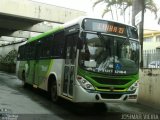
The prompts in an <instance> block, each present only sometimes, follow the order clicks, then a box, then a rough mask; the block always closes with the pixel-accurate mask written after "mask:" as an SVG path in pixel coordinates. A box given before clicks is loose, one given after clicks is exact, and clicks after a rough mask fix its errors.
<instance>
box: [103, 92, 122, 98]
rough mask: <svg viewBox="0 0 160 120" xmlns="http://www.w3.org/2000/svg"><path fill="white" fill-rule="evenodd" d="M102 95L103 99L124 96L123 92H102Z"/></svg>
mask: <svg viewBox="0 0 160 120" xmlns="http://www.w3.org/2000/svg"><path fill="white" fill-rule="evenodd" d="M100 95H101V97H102V98H103V99H119V98H120V97H121V96H122V94H105V93H101V94H100Z"/></svg>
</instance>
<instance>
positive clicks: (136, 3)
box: [132, 0, 145, 68]
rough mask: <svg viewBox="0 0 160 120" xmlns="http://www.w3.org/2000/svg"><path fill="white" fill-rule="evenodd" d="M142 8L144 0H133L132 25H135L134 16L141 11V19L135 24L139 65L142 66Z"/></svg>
mask: <svg viewBox="0 0 160 120" xmlns="http://www.w3.org/2000/svg"><path fill="white" fill-rule="evenodd" d="M144 8H145V0H133V6H132V12H133V13H132V25H134V26H135V20H136V19H135V17H136V15H137V14H138V13H139V12H141V21H140V22H139V23H138V24H137V25H136V26H137V27H138V34H139V41H140V45H141V61H140V67H141V68H142V67H143V24H144Z"/></svg>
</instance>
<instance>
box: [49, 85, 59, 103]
mask: <svg viewBox="0 0 160 120" xmlns="http://www.w3.org/2000/svg"><path fill="white" fill-rule="evenodd" d="M50 96H51V100H52V102H54V103H55V102H58V100H59V97H58V95H57V84H56V82H52V84H51V87H50Z"/></svg>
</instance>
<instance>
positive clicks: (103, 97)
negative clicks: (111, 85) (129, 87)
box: [73, 85, 138, 102]
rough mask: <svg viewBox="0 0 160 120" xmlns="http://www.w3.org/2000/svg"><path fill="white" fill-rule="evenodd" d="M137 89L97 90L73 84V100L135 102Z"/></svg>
mask: <svg viewBox="0 0 160 120" xmlns="http://www.w3.org/2000/svg"><path fill="white" fill-rule="evenodd" d="M137 94H138V89H136V91H134V92H132V93H129V92H118V93H117V92H99V91H87V90H85V89H84V88H82V87H81V86H79V85H75V94H74V97H73V98H74V99H73V101H74V102H136V101H137Z"/></svg>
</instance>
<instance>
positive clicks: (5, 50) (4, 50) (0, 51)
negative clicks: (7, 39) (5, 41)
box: [0, 43, 24, 57]
mask: <svg viewBox="0 0 160 120" xmlns="http://www.w3.org/2000/svg"><path fill="white" fill-rule="evenodd" d="M21 44H24V43H19V44H13V45H8V46H4V47H0V55H1V56H2V57H5V56H6V55H7V54H8V53H9V52H10V51H12V50H14V49H15V50H18V47H19V46H20V45H21Z"/></svg>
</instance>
